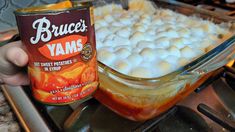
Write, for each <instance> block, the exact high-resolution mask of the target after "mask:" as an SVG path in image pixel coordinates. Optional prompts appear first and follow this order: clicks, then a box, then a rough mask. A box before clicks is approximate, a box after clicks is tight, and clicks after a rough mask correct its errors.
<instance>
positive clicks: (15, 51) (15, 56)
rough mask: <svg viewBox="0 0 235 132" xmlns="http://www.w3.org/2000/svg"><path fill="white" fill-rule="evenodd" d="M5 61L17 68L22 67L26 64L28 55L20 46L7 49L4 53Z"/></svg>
mask: <svg viewBox="0 0 235 132" xmlns="http://www.w3.org/2000/svg"><path fill="white" fill-rule="evenodd" d="M6 59H7V60H8V61H10V62H11V63H13V64H15V65H16V66H19V67H23V66H25V65H26V64H27V63H28V55H27V54H26V52H25V51H24V50H23V49H22V48H21V47H20V45H19V46H14V47H9V48H8V49H7V51H6Z"/></svg>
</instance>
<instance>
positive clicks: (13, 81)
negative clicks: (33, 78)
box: [1, 72, 30, 86]
mask: <svg viewBox="0 0 235 132" xmlns="http://www.w3.org/2000/svg"><path fill="white" fill-rule="evenodd" d="M1 81H2V83H5V84H9V85H14V86H19V85H29V83H30V81H29V78H28V76H27V74H25V73H22V72H19V73H17V74H15V75H12V76H6V77H4V78H2V79H1Z"/></svg>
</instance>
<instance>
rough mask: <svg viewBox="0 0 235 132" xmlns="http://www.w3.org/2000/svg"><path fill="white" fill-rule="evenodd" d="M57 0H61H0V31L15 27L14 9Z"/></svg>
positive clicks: (56, 0)
mask: <svg viewBox="0 0 235 132" xmlns="http://www.w3.org/2000/svg"><path fill="white" fill-rule="evenodd" d="M58 1H61V0H0V31H2V30H7V29H9V28H13V27H15V25H16V21H15V16H14V13H13V12H14V10H15V9H17V8H23V7H28V6H35V5H42V4H49V3H55V2H58Z"/></svg>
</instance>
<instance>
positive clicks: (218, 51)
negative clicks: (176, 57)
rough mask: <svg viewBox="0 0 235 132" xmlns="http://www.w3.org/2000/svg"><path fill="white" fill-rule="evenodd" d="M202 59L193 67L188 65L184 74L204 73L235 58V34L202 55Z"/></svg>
mask: <svg viewBox="0 0 235 132" xmlns="http://www.w3.org/2000/svg"><path fill="white" fill-rule="evenodd" d="M214 50H215V51H214ZM200 59H202V61H201V62H200V63H197V64H196V65H194V66H192V67H190V66H188V67H189V68H187V69H188V70H186V72H185V73H183V74H197V75H198V74H199V75H204V74H207V73H209V72H211V71H214V70H216V69H218V68H220V67H222V66H224V65H226V64H227V63H228V62H229V61H231V60H233V59H235V35H234V36H232V37H231V38H230V39H228V40H227V41H225V42H224V43H222V44H221V45H219V46H218V47H216V48H215V49H213V50H211V51H210V52H209V53H208V54H207V55H206V56H205V55H204V56H202V57H201V58H200ZM189 65H190V64H189Z"/></svg>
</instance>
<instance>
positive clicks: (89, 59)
mask: <svg viewBox="0 0 235 132" xmlns="http://www.w3.org/2000/svg"><path fill="white" fill-rule="evenodd" d="M90 9H91V8H82V9H72V10H67V11H60V12H54V13H41V14H29V15H17V16H16V18H17V23H18V29H19V33H20V36H21V39H22V42H23V43H24V45H25V46H26V49H27V52H28V55H29V64H28V72H29V76H30V78H31V87H32V91H33V95H34V97H35V98H36V99H37V100H39V101H41V102H44V103H49V104H57V103H69V102H73V101H76V100H79V99H83V98H85V97H87V96H90V94H91V93H93V92H94V91H95V90H96V88H97V85H98V76H97V62H96V48H95V34H94V24H93V22H92V21H93V18H90V17H93V15H91V14H92V13H93V12H91V11H92V10H90Z"/></svg>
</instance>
